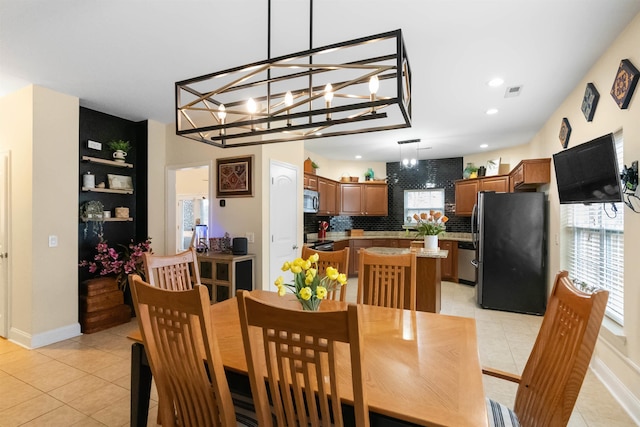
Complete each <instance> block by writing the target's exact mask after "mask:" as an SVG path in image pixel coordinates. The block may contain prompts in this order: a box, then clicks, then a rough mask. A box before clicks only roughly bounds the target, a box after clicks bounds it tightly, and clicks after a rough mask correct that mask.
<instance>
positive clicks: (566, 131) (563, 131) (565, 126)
mask: <svg viewBox="0 0 640 427" xmlns="http://www.w3.org/2000/svg"><path fill="white" fill-rule="evenodd" d="M570 136H571V125H570V124H569V119H567V118H566V117H564V118H563V119H562V124H561V125H560V134H559V135H558V137H559V138H560V145H562V148H567V145H569V137H570Z"/></svg>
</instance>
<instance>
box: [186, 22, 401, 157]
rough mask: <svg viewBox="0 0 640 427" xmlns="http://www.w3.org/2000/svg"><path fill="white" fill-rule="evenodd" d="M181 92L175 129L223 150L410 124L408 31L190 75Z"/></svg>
mask: <svg viewBox="0 0 640 427" xmlns="http://www.w3.org/2000/svg"><path fill="white" fill-rule="evenodd" d="M175 91H176V93H175V95H176V134H177V135H180V136H184V137H186V138H190V139H194V140H196V141H201V142H205V143H207V144H211V145H215V146H217V147H222V148H227V147H239V146H249V145H259V144H267V143H274V142H285V141H296V140H308V139H314V138H323V137H330V136H342V135H351V134H357V133H363V132H375V131H382V130H391V129H400V128H406V127H411V68H410V66H409V59H408V57H407V54H406V50H405V46H404V41H403V39H402V31H401V30H395V31H390V32H387V33H382V34H377V35H373V36H369V37H363V38H359V39H355V40H351V41H346V42H342V43H336V44H332V45H329V46H324V47H319V48H313V49H310V50H306V51H303V52H298V53H294V54H291V55H285V56H280V57H278V58H274V59H268V60H265V61H261V62H257V63H254V64H249V65H245V66H241V67H236V68H231V69H228V70H224V71H220V72H217V73H212V74H207V75H204V76H200V77H195V78H192V79H188V80H183V81H180V82H177V83H176V84H175Z"/></svg>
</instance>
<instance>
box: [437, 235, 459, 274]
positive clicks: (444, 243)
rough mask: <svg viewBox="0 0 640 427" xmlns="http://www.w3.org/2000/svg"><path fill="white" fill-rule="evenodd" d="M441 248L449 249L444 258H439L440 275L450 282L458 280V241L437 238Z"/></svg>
mask: <svg viewBox="0 0 640 427" xmlns="http://www.w3.org/2000/svg"><path fill="white" fill-rule="evenodd" d="M438 246H439V247H440V249H441V250H445V251H449V254H448V255H447V257H446V258H442V259H441V260H440V276H441V278H442V279H444V280H449V281H451V282H457V281H458V242H457V241H453V240H439V241H438Z"/></svg>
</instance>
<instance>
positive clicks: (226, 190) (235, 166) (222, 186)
mask: <svg viewBox="0 0 640 427" xmlns="http://www.w3.org/2000/svg"><path fill="white" fill-rule="evenodd" d="M216 166H217V167H216V177H217V182H218V185H217V187H216V198H218V199H220V198H225V197H253V156H247V157H230V158H225V159H216Z"/></svg>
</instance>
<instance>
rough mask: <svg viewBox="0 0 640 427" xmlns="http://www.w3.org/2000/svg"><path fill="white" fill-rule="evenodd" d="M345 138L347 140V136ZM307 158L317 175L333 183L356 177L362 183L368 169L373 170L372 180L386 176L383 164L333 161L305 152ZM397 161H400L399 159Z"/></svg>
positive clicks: (359, 161)
mask: <svg viewBox="0 0 640 427" xmlns="http://www.w3.org/2000/svg"><path fill="white" fill-rule="evenodd" d="M345 138H348V136H347V137H345ZM307 157H309V158H311V160H313V161H314V162H315V163H316V164H317V165H318V166H319V168H318V169H317V170H316V174H317V175H320V176H322V177H325V178H329V179H333V180H335V181H340V178H341V177H343V176H357V177H358V178H359V179H360V182H363V181H364V173H365V172H366V171H367V169H368V168H371V169H373V173H374V178H376V179H378V178H385V177H386V176H387V164H386V163H385V162H369V161H363V160H356V159H353V160H333V159H327V158H326V157H323V156H321V155H319V154H316V153H312V152H310V151H306V150H305V152H304V158H305V159H306V158H307ZM398 160H400V158H399V157H398Z"/></svg>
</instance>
